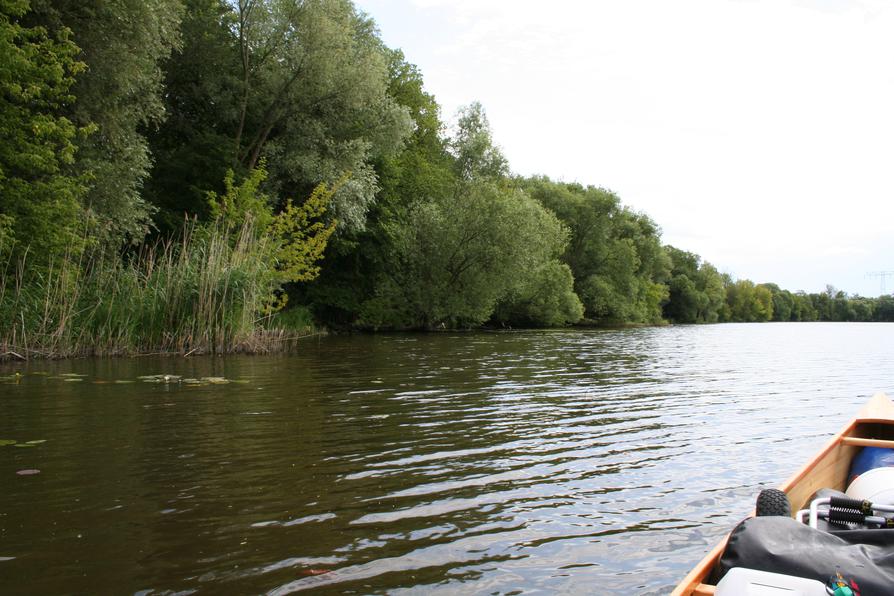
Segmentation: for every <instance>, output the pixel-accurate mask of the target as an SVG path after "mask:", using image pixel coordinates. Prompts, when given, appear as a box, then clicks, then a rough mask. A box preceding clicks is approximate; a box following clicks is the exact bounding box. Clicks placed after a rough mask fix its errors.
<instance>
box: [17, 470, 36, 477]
mask: <svg viewBox="0 0 894 596" xmlns="http://www.w3.org/2000/svg"><path fill="white" fill-rule="evenodd" d="M16 474H18V475H19V476H34V475H35V474H40V470H35V469H29V470H19V471H18V472H16Z"/></svg>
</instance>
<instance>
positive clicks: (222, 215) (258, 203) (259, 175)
mask: <svg viewBox="0 0 894 596" xmlns="http://www.w3.org/2000/svg"><path fill="white" fill-rule="evenodd" d="M266 178H267V170H266V169H265V167H264V163H263V162H262V163H261V165H260V166H258V167H257V168H255V169H253V170H252V171H251V173H250V174H249V175H248V177H247V178H246V179H245V180H243V181H242V182H241V183H240V184H238V185H237V184H236V180H235V175H234V173H233V171H232V170H230V171H228V172H227V175H226V178H225V179H224V185H225V187H226V192H225V193H224V194H222V195H218V194H217V193H215V192H209V193H208V195H207V196H208V205H209V207H210V209H211V216H212V217H213V221H214V222H215V224H214V225H215V226H220V227H222V228H223V229H225V230H243V229H245V227H246V226H247V225H248V226H250V227H251V228H252V229H253V230H254V234H255V236H256V238H257V239H258V240H261V241H263V244H264V246H266V247H267V248H266V251H265V254H264V258H265V261H266V262H267V264H268V266H269V270H270V271H271V279H272V281H273V282H274V283H275V285H276V290H275V291H274V292H273V293H272V294H271V296H270V297H269V299H268V300H267V302H266V304H265V306H264V308H263V309H262V312H263V314H265V315H269V314H271V313H273V312H276V311H278V310H280V309H282V308H283V307H284V306H285V304H286V299H287V296H286V295H285V294H284V293H282V292H281V291H280V290H279V286H280V285H281V284H284V283H294V282H305V281H311V280H312V279H314V278H316V277H317V276H318V275H319V274H320V267H319V265H318V263H319V261H320V260H321V259H322V258H323V252H324V251H325V250H326V244H327V243H328V242H329V237H330V236H332V233H333V232H334V231H335V228H336V225H337V223H338V222H337V221H335V220H332V221H330V222H328V223H326V222H324V221H323V220H322V217H323V215H325V213H326V209H327V208H328V206H329V204H330V203H331V202H332V197H333V195H334V194H335V192H336V191H337V190H338V187H339V186H340V185H341V184H342V182H341V181H339V182H337V183H336V184H335V185H333V186H332V187H330V186H328V185H327V184H325V183H323V184H320V185H318V186H317V187H316V188H315V189H314V191H313V192H312V193H311V195H310V197H309V198H308V199H307V200H306V201H304V202H303V203H302V204H301V205H297V206H296V205H295V204H294V203H293V202H292V200H291V199H289V200H287V201H286V204H285V207H284V208H283V210H282V211H280V212H279V213H276V214H274V212H273V207H272V204H273V201H271V200H270V199H269V197H268V196H267V195H266V194H264V193H263V192H262V191H261V188H260V187H261V184H262V183H263V182H264V180H266Z"/></svg>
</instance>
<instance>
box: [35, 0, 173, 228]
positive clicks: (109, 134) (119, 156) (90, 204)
mask: <svg viewBox="0 0 894 596" xmlns="http://www.w3.org/2000/svg"><path fill="white" fill-rule="evenodd" d="M35 9H36V11H35V12H36V14H35V16H36V18H37V20H38V22H40V23H42V24H44V25H45V26H47V27H48V28H49V29H50V30H63V29H64V28H66V27H67V28H69V29H71V30H72V32H73V39H74V41H75V43H77V44H78V47H80V49H81V53H80V54H79V58H80V59H81V60H83V61H84V62H85V63H86V64H87V69H86V71H85V72H84V73H83V74H82V75H80V76H79V77H78V80H77V83H76V84H75V86H74V88H73V92H74V94H75V96H76V97H77V102H75V103H74V104H72V105H71V109H70V111H69V112H70V113H69V117H70V118H71V119H72V120H73V121H74V122H75V124H77V125H78V126H89V125H92V126H94V127H95V132H94V133H93V134H91V135H90V136H88V137H85V138H84V139H83V140H81V141H80V142H79V155H78V160H77V167H78V170H79V171H80V172H82V173H85V174H87V175H89V177H90V181H91V182H90V188H89V190H88V192H87V195H86V197H85V205H86V207H87V209H88V211H89V213H90V214H91V218H92V220H93V221H94V222H95V229H94V230H93V233H94V235H95V236H96V237H98V238H100V239H101V240H106V241H109V242H113V243H114V242H118V241H121V240H123V239H125V238H131V239H134V240H141V239H142V238H143V236H144V234H145V232H146V231H147V230H148V228H149V225H150V214H151V207H150V205H149V204H148V203H147V202H146V201H145V200H144V199H143V197H142V196H141V189H142V185H143V182H144V180H145V178H146V176H147V175H148V173H149V168H150V165H151V157H150V155H149V150H148V146H147V143H146V139H145V136H144V134H143V131H144V130H145V129H147V128H149V127H152V126H157V125H158V123H160V122H161V121H162V120H163V119H164V115H165V111H164V105H163V103H162V100H161V91H162V73H161V70H160V68H159V63H160V62H161V61H162V60H163V59H164V58H165V57H167V56H168V55H169V54H170V52H171V50H172V49H173V48H174V47H176V46H177V44H178V42H179V39H180V38H179V32H178V26H179V24H180V19H181V16H182V12H183V7H182V3H181V1H180V0H148V1H147V0H120V1H117V2H107V1H105V0H53V1H50V0H36V2H35Z"/></svg>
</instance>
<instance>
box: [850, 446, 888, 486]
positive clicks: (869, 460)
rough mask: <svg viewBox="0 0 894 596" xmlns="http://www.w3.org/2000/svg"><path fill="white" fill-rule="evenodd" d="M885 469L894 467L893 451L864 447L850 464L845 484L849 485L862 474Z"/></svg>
mask: <svg viewBox="0 0 894 596" xmlns="http://www.w3.org/2000/svg"><path fill="white" fill-rule="evenodd" d="M885 467H894V449H886V448H883V447H864V448H863V449H862V451H860V453H858V454H857V456H856V457H855V458H854V459H853V461H852V462H851V471H850V473H849V474H848V475H847V483H848V485H850V483H851V482H853V481H854V480H856V478H857V476H859V475H860V474H862V473H863V472H868V471H869V470H873V469H875V468H885Z"/></svg>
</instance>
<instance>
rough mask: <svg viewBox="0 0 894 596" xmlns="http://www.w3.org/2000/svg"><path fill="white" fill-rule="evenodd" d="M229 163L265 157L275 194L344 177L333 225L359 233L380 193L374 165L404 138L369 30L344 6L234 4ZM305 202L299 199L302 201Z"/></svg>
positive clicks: (268, 1) (242, 0) (255, 0)
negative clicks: (235, 56) (235, 75)
mask: <svg viewBox="0 0 894 596" xmlns="http://www.w3.org/2000/svg"><path fill="white" fill-rule="evenodd" d="M235 33H236V37H237V40H238V42H237V43H238V49H239V57H240V59H239V83H238V86H237V94H236V95H237V97H236V103H237V106H238V107H237V110H238V115H237V119H236V128H235V130H234V131H233V140H232V150H231V155H232V164H233V165H234V166H241V167H243V168H245V169H248V170H250V169H252V168H253V167H255V165H257V163H258V162H259V160H260V159H261V158H262V157H265V156H266V157H268V158H269V159H268V163H269V169H270V178H271V180H270V183H271V189H272V191H273V192H274V194H282V193H283V192H285V191H291V192H294V191H296V190H297V191H305V192H309V191H310V189H311V188H313V187H314V186H316V185H317V184H319V183H320V182H334V181H336V180H339V179H341V177H342V176H343V175H344V174H345V173H350V174H351V176H350V178H349V179H348V180H347V181H346V182H345V183H344V184H342V185H341V186H340V187H339V190H338V192H337V193H336V195H335V197H334V199H333V204H332V206H331V207H332V208H331V210H332V216H333V217H335V218H336V219H338V221H339V222H340V223H339V225H340V226H341V228H342V230H343V231H346V232H350V231H357V230H362V229H363V228H364V226H365V224H366V216H367V212H368V209H369V207H370V205H371V204H372V203H373V200H374V197H375V194H376V192H377V191H378V190H379V185H378V181H377V177H376V174H375V171H374V169H373V167H372V161H374V160H375V159H377V158H379V157H381V156H385V155H390V154H393V153H395V152H396V151H398V150H399V149H400V147H401V145H402V143H403V141H404V139H405V138H406V136H407V135H408V134H409V133H410V132H411V126H412V123H411V120H410V116H409V114H408V112H407V109H406V108H404V107H402V106H400V105H398V104H397V102H395V101H394V99H393V98H392V97H391V96H390V95H389V94H388V88H387V86H388V57H387V52H386V50H385V48H384V47H383V45H382V43H381V40H380V39H379V37H378V33H377V31H376V28H375V24H374V23H373V21H372V20H371V19H370V18H368V17H367V16H365V15H364V14H362V13H360V12H358V11H357V9H356V8H355V7H354V5H353V3H351V2H350V1H349V0H238V2H236V19H235ZM302 194H303V193H302Z"/></svg>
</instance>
